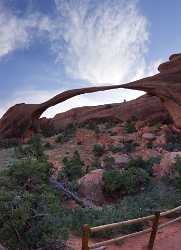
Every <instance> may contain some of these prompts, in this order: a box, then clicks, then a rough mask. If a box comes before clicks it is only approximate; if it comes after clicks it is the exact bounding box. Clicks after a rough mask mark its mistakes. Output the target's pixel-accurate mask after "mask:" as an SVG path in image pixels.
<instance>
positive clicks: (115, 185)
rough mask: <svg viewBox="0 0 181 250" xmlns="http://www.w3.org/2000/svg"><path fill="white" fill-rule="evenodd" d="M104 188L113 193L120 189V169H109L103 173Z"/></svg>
mask: <svg viewBox="0 0 181 250" xmlns="http://www.w3.org/2000/svg"><path fill="white" fill-rule="evenodd" d="M103 181H104V190H105V192H106V193H108V194H111V193H113V192H115V191H120V189H121V186H122V183H121V181H122V180H121V174H120V172H119V171H118V170H107V171H104V173H103Z"/></svg>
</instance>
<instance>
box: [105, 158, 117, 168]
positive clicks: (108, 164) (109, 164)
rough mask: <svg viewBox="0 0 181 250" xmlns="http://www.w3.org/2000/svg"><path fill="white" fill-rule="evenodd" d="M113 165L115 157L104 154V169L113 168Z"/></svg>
mask: <svg viewBox="0 0 181 250" xmlns="http://www.w3.org/2000/svg"><path fill="white" fill-rule="evenodd" d="M114 166H115V159H114V157H112V156H106V157H105V159H104V169H113V168H114Z"/></svg>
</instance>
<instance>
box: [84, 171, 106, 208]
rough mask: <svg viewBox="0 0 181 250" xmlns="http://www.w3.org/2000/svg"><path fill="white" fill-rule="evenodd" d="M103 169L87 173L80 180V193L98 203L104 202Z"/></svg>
mask: <svg viewBox="0 0 181 250" xmlns="http://www.w3.org/2000/svg"><path fill="white" fill-rule="evenodd" d="M102 175H103V170H102V169H96V170H93V171H91V172H90V173H88V174H86V175H85V176H83V177H82V178H81V179H80V180H79V193H80V194H81V196H83V197H86V198H87V199H88V200H90V201H92V202H94V203H95V204H97V205H102V204H103V202H104V200H105V199H104V195H103V191H102V190H103V180H102Z"/></svg>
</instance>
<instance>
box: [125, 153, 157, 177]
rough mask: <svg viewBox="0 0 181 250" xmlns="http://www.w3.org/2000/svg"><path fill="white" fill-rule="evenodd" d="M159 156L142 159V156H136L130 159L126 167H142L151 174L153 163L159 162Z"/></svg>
mask: <svg viewBox="0 0 181 250" xmlns="http://www.w3.org/2000/svg"><path fill="white" fill-rule="evenodd" d="M160 159H161V158H160V157H150V159H148V160H143V159H142V157H138V158H136V159H131V160H130V161H129V162H128V164H127V166H126V167H127V168H142V169H144V170H145V171H146V172H148V173H149V174H150V175H152V174H153V169H152V167H153V165H154V164H159V163H160Z"/></svg>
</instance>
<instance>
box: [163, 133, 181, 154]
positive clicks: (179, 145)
mask: <svg viewBox="0 0 181 250" xmlns="http://www.w3.org/2000/svg"><path fill="white" fill-rule="evenodd" d="M166 140H167V143H166V144H165V145H164V149H166V150H167V151H180V150H181V134H180V133H174V132H172V133H168V134H167V135H166Z"/></svg>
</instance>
